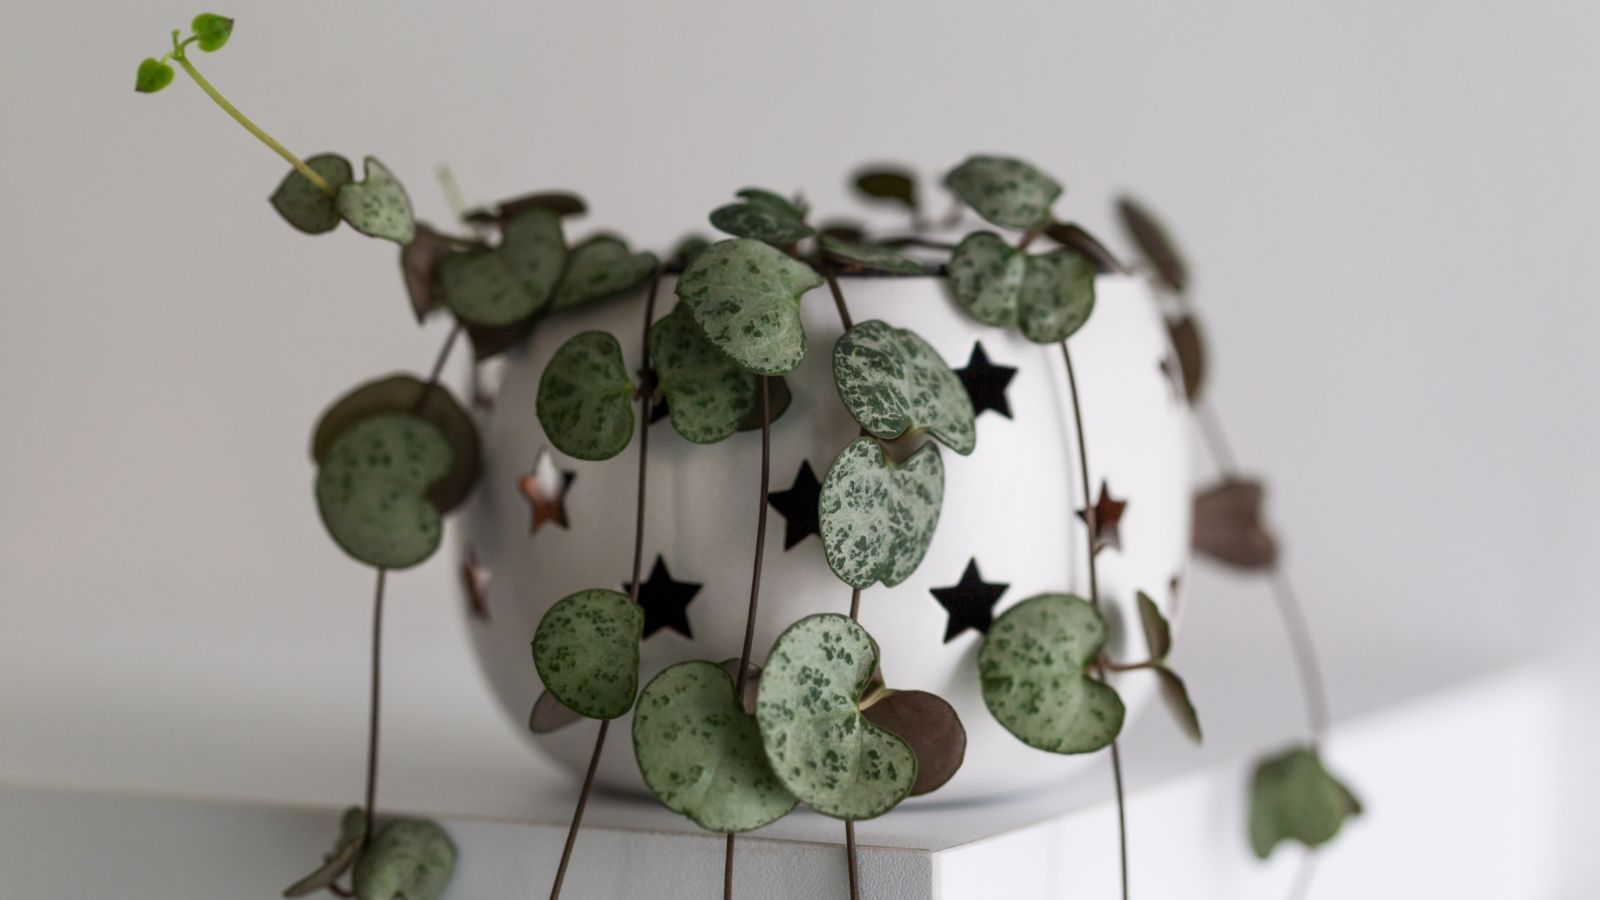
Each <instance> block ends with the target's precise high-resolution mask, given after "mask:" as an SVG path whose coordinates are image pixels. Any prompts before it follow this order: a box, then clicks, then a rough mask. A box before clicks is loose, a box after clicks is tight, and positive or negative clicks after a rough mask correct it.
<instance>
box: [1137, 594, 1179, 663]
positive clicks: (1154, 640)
mask: <svg viewBox="0 0 1600 900" xmlns="http://www.w3.org/2000/svg"><path fill="white" fill-rule="evenodd" d="M1138 599H1139V624H1140V626H1141V627H1142V628H1143V629H1144V642H1145V646H1147V647H1149V649H1150V658H1151V659H1153V660H1157V661H1159V660H1163V659H1166V658H1167V654H1169V653H1171V652H1172V626H1170V625H1168V624H1167V618H1166V616H1163V615H1162V614H1161V607H1159V606H1157V605H1156V602H1155V601H1154V600H1151V599H1150V595H1149V594H1146V593H1145V592H1144V591H1139V592H1138Z"/></svg>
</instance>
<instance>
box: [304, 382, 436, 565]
mask: <svg viewBox="0 0 1600 900" xmlns="http://www.w3.org/2000/svg"><path fill="white" fill-rule="evenodd" d="M450 464H451V452H450V444H449V441H448V440H446V438H445V436H444V434H443V433H442V432H441V431H440V430H439V429H438V428H437V427H435V426H434V425H433V424H432V423H431V422H429V421H428V420H426V419H423V418H421V417H420V416H414V415H410V414H407V413H381V414H378V415H373V416H370V417H368V418H366V419H363V420H362V421H360V422H357V423H356V424H354V425H351V426H350V427H349V428H347V429H345V430H344V433H342V434H340V435H339V437H338V438H337V439H335V440H334V441H333V443H332V444H331V445H330V446H329V447H328V452H327V456H326V457H325V458H324V459H323V460H322V465H321V466H320V467H319V468H318V470H317V488H316V491H317V510H318V511H319V512H320V513H321V514H322V523H323V524H324V525H326V526H327V528H328V533H329V534H330V535H332V536H333V539H334V542H335V543H337V544H338V545H339V546H340V547H341V548H343V550H344V551H345V552H346V553H348V554H350V555H351V556H353V557H355V558H356V559H359V560H361V561H362V562H364V563H367V564H368V565H372V566H377V567H378V568H380V569H404V568H408V567H410V566H414V565H416V564H417V563H420V562H422V561H423V560H425V559H427V558H428V557H430V556H432V555H433V552H434V551H435V550H437V549H438V548H439V538H440V535H441V533H442V527H441V523H440V518H439V510H438V508H437V507H436V506H434V504H433V502H432V501H430V500H429V499H428V489H429V487H430V486H432V485H433V484H434V483H435V482H437V481H439V480H440V479H441V478H443V477H444V476H445V475H446V474H447V473H448V472H449V471H450V467H451V465H450Z"/></svg>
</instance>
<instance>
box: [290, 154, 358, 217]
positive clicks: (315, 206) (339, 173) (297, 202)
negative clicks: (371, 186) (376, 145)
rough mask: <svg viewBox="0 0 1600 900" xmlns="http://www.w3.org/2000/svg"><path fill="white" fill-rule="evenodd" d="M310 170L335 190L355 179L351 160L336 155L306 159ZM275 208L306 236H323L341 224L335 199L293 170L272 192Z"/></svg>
mask: <svg viewBox="0 0 1600 900" xmlns="http://www.w3.org/2000/svg"><path fill="white" fill-rule="evenodd" d="M306 165H307V166H309V167H310V168H311V171H313V172H316V173H317V174H318V175H321V176H322V180H323V181H326V182H327V183H328V184H329V185H331V186H332V187H333V189H334V190H335V191H337V190H340V189H341V188H343V187H344V186H345V185H347V184H349V183H350V179H351V178H352V177H354V175H353V173H352V172H351V170H350V161H349V160H347V159H345V158H344V157H342V156H340V155H339V154H337V153H319V154H317V155H316V156H313V157H310V158H309V159H307V160H306ZM271 200H272V208H273V209H275V210H277V211H278V215H280V216H283V220H284V221H285V222H288V223H289V224H290V225H293V226H294V227H296V228H298V229H300V230H301V231H304V232H305V233H306V234H322V233H323V232H325V231H332V230H333V229H334V228H336V227H338V225H339V209H338V207H337V205H336V204H335V203H334V199H333V197H330V196H328V194H327V192H325V191H323V190H322V188H319V187H317V186H316V185H314V184H312V183H311V182H310V181H308V180H307V179H306V177H305V176H304V175H301V174H300V170H299V169H290V170H289V174H287V175H285V176H283V181H281V182H279V183H278V188H277V190H275V191H273V192H272V197H271Z"/></svg>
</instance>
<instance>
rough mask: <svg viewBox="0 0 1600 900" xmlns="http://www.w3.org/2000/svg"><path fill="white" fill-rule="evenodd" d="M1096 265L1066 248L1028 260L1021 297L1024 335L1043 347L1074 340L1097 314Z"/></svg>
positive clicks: (1020, 320)
mask: <svg viewBox="0 0 1600 900" xmlns="http://www.w3.org/2000/svg"><path fill="white" fill-rule="evenodd" d="M1094 276H1095V271H1094V263H1091V262H1090V261H1089V259H1088V257H1086V256H1084V255H1083V254H1081V253H1078V252H1077V251H1074V250H1068V249H1066V248H1065V247H1063V248H1060V249H1058V250H1052V251H1050V252H1049V253H1042V254H1039V255H1038V256H1030V257H1028V270H1027V273H1026V274H1025V275H1024V276H1023V278H1022V290H1021V292H1020V293H1018V295H1017V325H1018V327H1020V328H1021V330H1022V336H1023V337H1026V338H1027V339H1028V340H1030V341H1034V342H1035V343H1040V344H1054V343H1058V342H1060V341H1064V340H1066V339H1067V338H1069V337H1071V336H1072V335H1073V333H1075V332H1076V331H1077V330H1078V329H1079V328H1082V327H1083V323H1085V322H1087V321H1089V314H1090V313H1092V312H1094Z"/></svg>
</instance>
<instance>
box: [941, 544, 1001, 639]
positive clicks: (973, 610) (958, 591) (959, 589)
mask: <svg viewBox="0 0 1600 900" xmlns="http://www.w3.org/2000/svg"><path fill="white" fill-rule="evenodd" d="M1010 586H1011V585H1009V584H994V583H990V582H987V581H984V580H983V575H982V574H981V573H980V572H979V571H978V561H977V560H976V559H972V560H968V561H967V569H966V571H965V572H962V573H961V580H960V581H959V582H957V583H956V584H954V585H952V586H950V587H943V588H933V589H932V592H933V597H934V599H935V600H938V601H939V605H940V606H942V607H944V609H945V612H947V613H949V614H950V619H949V621H948V622H947V623H946V624H945V627H944V642H945V643H946V644H948V643H950V641H952V640H954V639H955V636H956V635H958V634H960V633H961V632H963V631H966V630H967V629H969V628H970V629H972V630H973V631H976V632H978V633H979V634H988V633H989V626H990V625H992V624H993V623H994V605H995V604H996V603H998V602H999V601H1000V595H1001V594H1004V593H1005V592H1006V588H1008V587H1010Z"/></svg>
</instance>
